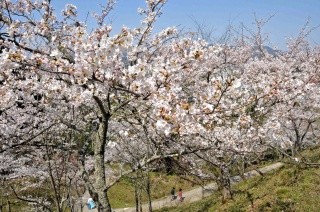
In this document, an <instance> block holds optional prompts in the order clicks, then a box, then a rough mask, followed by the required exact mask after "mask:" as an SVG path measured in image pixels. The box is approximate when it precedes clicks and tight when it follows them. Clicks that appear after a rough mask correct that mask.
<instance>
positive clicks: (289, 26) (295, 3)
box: [53, 0, 320, 49]
mask: <svg viewBox="0 0 320 212" xmlns="http://www.w3.org/2000/svg"><path fill="white" fill-rule="evenodd" d="M53 3H54V6H55V7H56V9H57V11H60V10H62V8H63V5H65V4H66V3H71V4H74V5H76V6H77V8H78V12H79V16H80V18H81V19H83V20H84V19H85V17H86V15H87V13H88V12H98V11H99V4H103V3H105V0H90V1H89V0H54V1H53ZM144 6H145V3H144V0H118V2H117V4H116V6H115V9H114V11H113V12H112V13H111V14H110V16H109V17H108V20H109V21H112V26H113V29H114V31H113V32H115V33H116V32H118V31H119V30H120V28H121V27H122V26H128V27H136V26H138V25H139V23H140V19H141V17H140V16H139V15H138V13H137V8H138V7H144ZM254 13H256V15H257V17H258V18H268V17H269V16H270V15H274V17H273V18H272V19H271V20H270V21H269V22H268V23H267V25H266V26H265V28H264V31H263V32H264V33H269V38H270V41H271V43H270V45H274V46H278V47H279V48H282V49H283V48H285V43H286V40H287V39H288V38H289V37H293V36H296V35H297V34H298V33H299V30H300V29H301V28H302V27H303V26H304V24H305V23H306V21H307V19H308V18H310V27H315V26H318V25H320V0H264V1H263V0H168V2H167V4H166V5H165V7H164V8H163V15H162V16H161V17H160V19H159V20H158V22H157V25H156V28H155V30H156V31H159V30H161V29H163V28H166V27H168V26H179V27H180V28H182V27H184V28H185V29H191V30H192V29H194V28H195V23H194V21H197V22H198V23H199V24H202V25H205V26H207V28H208V29H213V35H214V36H215V37H220V36H221V35H222V34H223V32H224V31H225V29H226V26H227V25H228V24H229V23H231V24H232V25H234V26H236V27H237V26H239V25H240V23H244V24H245V25H246V26H248V27H250V28H253V27H254V26H253V25H252V23H253V22H254V15H253V14H254ZM88 25H94V22H93V19H92V18H91V19H89V20H88ZM308 39H309V40H310V42H311V43H313V44H316V45H319V44H320V28H318V29H316V30H315V31H313V33H312V34H311V35H310V36H309V38H308Z"/></svg>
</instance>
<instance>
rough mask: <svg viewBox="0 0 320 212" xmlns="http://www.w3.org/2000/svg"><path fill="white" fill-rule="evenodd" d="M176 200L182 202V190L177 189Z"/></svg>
mask: <svg viewBox="0 0 320 212" xmlns="http://www.w3.org/2000/svg"><path fill="white" fill-rule="evenodd" d="M178 199H179V201H180V202H182V201H183V199H184V197H183V196H182V189H181V188H180V189H179V192H178Z"/></svg>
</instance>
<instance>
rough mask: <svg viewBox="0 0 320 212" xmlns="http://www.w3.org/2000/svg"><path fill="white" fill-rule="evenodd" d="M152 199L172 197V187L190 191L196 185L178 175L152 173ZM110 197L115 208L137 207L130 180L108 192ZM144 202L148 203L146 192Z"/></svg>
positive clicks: (118, 184) (121, 182) (123, 181)
mask: <svg viewBox="0 0 320 212" xmlns="http://www.w3.org/2000/svg"><path fill="white" fill-rule="evenodd" d="M150 179H151V197H152V199H153V200H155V199H159V198H163V197H166V196H169V195H170V191H171V189H172V187H175V188H176V190H178V189H179V188H182V189H183V190H190V189H193V188H195V186H196V185H195V184H194V183H192V182H191V181H190V180H186V179H182V178H180V177H178V176H176V175H167V174H165V173H158V172H151V173H150ZM108 196H109V199H110V203H111V206H112V207H113V208H124V207H133V206H135V199H134V198H135V197H134V186H133V184H132V183H131V182H130V180H129V179H128V178H123V179H122V180H120V182H119V183H117V184H115V185H114V186H113V187H111V188H110V189H109V190H108ZM142 198H143V201H144V202H147V195H146V193H145V192H144V195H143V196H142Z"/></svg>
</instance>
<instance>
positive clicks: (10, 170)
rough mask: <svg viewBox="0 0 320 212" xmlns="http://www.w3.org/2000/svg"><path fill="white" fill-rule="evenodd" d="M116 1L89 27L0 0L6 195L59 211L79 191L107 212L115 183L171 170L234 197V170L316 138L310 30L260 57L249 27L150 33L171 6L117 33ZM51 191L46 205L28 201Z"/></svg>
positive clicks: (41, 4) (317, 78) (34, 4)
mask: <svg viewBox="0 0 320 212" xmlns="http://www.w3.org/2000/svg"><path fill="white" fill-rule="evenodd" d="M114 3H115V2H114V1H109V2H108V3H107V5H106V6H104V7H103V10H102V12H101V14H100V15H95V16H96V18H97V27H96V28H94V29H93V30H90V28H89V27H87V26H86V24H85V23H83V22H81V21H80V20H78V17H77V10H76V7H75V6H73V5H66V7H65V10H63V12H62V14H58V15H57V14H56V12H55V10H54V8H53V7H52V5H51V1H50V0H44V1H30V0H17V1H10V0H3V1H1V3H0V45H1V50H0V67H1V72H0V98H1V102H0V140H1V147H0V158H1V160H0V161H1V162H0V164H1V165H0V170H1V173H0V174H1V175H2V179H6V180H9V179H10V182H7V183H5V180H3V182H2V183H4V184H5V185H6V186H3V187H2V188H1V189H3V190H5V192H3V193H4V194H6V195H9V193H13V194H15V195H16V197H17V198H18V199H20V200H24V201H28V202H29V203H30V204H32V205H34V206H35V207H36V208H39V207H40V208H41V209H39V210H48V211H52V210H53V208H55V209H56V210H58V211H64V210H65V208H70V209H71V210H75V208H74V207H75V203H76V201H77V198H79V197H80V196H81V195H82V194H83V192H84V189H85V190H88V191H89V192H90V194H91V195H92V196H93V197H95V198H96V200H97V202H98V209H99V211H111V206H110V203H109V199H108V195H107V191H108V189H109V188H110V187H112V186H113V185H114V184H115V183H116V182H117V181H118V180H119V179H120V178H121V177H122V176H124V175H127V174H130V173H133V172H134V173H136V178H137V179H142V178H141V176H143V179H148V176H149V175H148V172H150V171H153V170H155V169H158V168H159V167H160V166H161V165H163V164H167V165H168V164H172V163H173V161H175V162H176V163H179V166H180V168H181V169H183V170H184V171H188V173H190V174H193V175H196V176H198V177H200V178H203V179H214V180H216V181H217V182H218V184H219V185H220V188H221V191H222V192H223V194H224V197H225V198H230V197H231V196H232V192H231V189H230V181H229V179H230V175H231V174H230V170H231V167H232V166H233V165H234V164H235V162H236V161H246V159H247V158H248V156H249V155H252V154H253V153H254V154H256V155H259V154H260V153H262V152H265V151H266V150H267V149H269V148H279V149H281V150H285V151H287V150H288V149H291V150H292V154H291V155H294V154H296V153H297V151H298V150H299V149H300V148H302V147H303V145H305V144H311V143H312V142H317V140H316V138H317V137H318V136H319V130H318V126H317V124H318V123H317V122H319V112H320V108H319V106H320V105H319V103H320V101H319V95H320V91H319V88H320V87H319V84H320V75H319V68H320V48H319V46H315V47H312V46H310V45H309V44H308V42H307V41H306V40H305V38H306V36H307V34H308V33H309V31H307V29H303V30H302V32H301V34H300V35H299V36H298V38H296V39H292V40H291V41H290V42H289V43H288V50H287V51H283V52H280V51H276V52H268V51H267V49H266V48H265V46H264V42H265V40H264V38H263V37H262V33H261V27H263V25H264V24H265V22H264V21H260V20H258V19H256V24H257V25H256V26H257V33H251V31H250V33H249V35H248V36H246V34H244V33H239V34H237V33H234V34H233V35H234V36H233V39H232V41H230V40H229V41H228V43H220V44H212V43H207V42H206V41H205V40H203V39H195V37H194V34H192V33H191V34H189V33H184V34H183V33H181V32H179V31H178V30H177V29H175V28H167V29H165V30H163V31H161V32H159V33H153V26H154V24H155V22H156V20H157V18H158V17H159V15H160V14H161V9H162V7H163V6H164V4H165V3H166V1H164V0H146V7H145V8H144V9H140V10H139V12H140V14H141V16H142V22H141V25H140V26H139V27H137V28H134V29H129V28H126V27H123V28H122V30H121V31H120V32H119V33H116V34H114V33H111V32H112V27H111V26H110V25H107V24H105V22H104V19H105V18H106V17H107V16H108V13H109V12H110V11H111V10H112V8H113V6H114ZM113 34H114V35H113ZM199 161H202V162H200V163H199ZM110 162H115V163H116V164H125V165H126V167H130V168H126V169H124V168H123V166H119V167H120V168H119V169H118V170H114V169H110V168H109V166H108V164H109V163H110ZM204 164H205V165H206V169H204V168H203V165H204ZM208 167H211V168H209V169H208ZM210 170H211V171H210ZM212 170H215V171H212ZM13 179H14V180H13ZM12 180H13V181H12ZM13 182H14V183H13ZM26 182H28V184H27V185H26V184H25V183H26ZM30 182H32V183H30ZM48 184H49V185H50V188H51V189H52V190H53V191H54V197H53V198H52V199H50V198H49V197H48V196H46V195H43V194H42V195H39V196H36V193H37V192H39V193H41V192H40V190H41V189H42V188H43V187H44V186H47V185H48ZM146 185H147V193H148V194H149V200H150V201H151V196H150V184H149V181H148V180H147V183H146ZM28 187H32V189H34V191H35V192H33V195H30V194H29V195H28V194H26V190H28ZM9 191H10V192H9ZM136 193H137V194H138V193H139V191H138V188H137V192H136ZM40 196H41V198H40ZM138 196H139V195H137V202H139V201H140V200H139V198H138ZM150 201H149V202H150ZM140 202H141V201H140ZM150 210H152V209H151V204H150Z"/></svg>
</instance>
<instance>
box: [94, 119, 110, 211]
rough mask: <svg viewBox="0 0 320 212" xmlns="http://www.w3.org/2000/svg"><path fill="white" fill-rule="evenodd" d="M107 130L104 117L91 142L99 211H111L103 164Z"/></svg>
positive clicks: (106, 122) (106, 121)
mask: <svg viewBox="0 0 320 212" xmlns="http://www.w3.org/2000/svg"><path fill="white" fill-rule="evenodd" d="M107 130H108V119H107V120H106V119H104V120H103V122H102V123H100V126H99V128H98V132H97V133H96V137H95V140H94V144H93V150H94V168H95V170H94V177H95V184H94V188H95V190H96V192H97V195H98V197H97V200H96V201H98V202H97V204H98V206H97V207H98V211H99V212H109V211H111V206H110V203H109V199H108V195H107V185H106V176H105V164H104V153H105V147H106V142H107Z"/></svg>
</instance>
